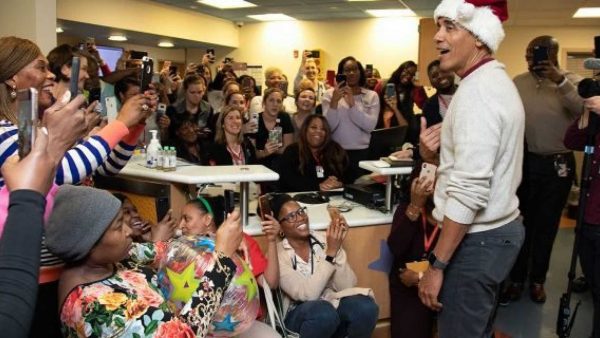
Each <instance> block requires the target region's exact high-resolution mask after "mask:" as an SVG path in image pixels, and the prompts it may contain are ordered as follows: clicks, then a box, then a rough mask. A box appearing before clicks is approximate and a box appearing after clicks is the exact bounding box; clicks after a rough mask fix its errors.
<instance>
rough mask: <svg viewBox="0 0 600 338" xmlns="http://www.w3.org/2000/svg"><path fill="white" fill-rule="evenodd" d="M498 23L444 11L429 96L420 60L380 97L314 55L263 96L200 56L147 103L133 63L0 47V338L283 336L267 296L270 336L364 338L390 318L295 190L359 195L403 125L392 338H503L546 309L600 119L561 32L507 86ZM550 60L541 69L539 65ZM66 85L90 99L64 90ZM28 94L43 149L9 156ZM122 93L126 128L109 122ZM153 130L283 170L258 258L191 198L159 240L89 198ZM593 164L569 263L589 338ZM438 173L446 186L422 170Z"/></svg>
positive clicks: (218, 155) (345, 69)
mask: <svg viewBox="0 0 600 338" xmlns="http://www.w3.org/2000/svg"><path fill="white" fill-rule="evenodd" d="M465 6H467V7H468V6H471V7H472V8H471V10H470V11H466V10H465ZM507 15H508V13H507V8H506V2H505V1H502V0H500V1H498V0H493V1H492V0H489V1H488V0H482V1H472V0H460V1H454V0H443V1H442V2H441V3H440V5H439V6H438V7H437V9H436V11H435V20H436V23H437V25H438V32H437V34H436V35H435V38H434V40H435V44H436V48H437V49H438V50H439V52H440V55H439V59H438V60H433V61H432V62H431V63H430V64H429V65H428V66H427V75H428V77H429V80H430V83H431V85H432V86H433V87H434V88H435V90H436V93H435V95H433V96H431V97H427V95H426V93H425V90H424V89H423V87H422V86H421V85H419V83H418V81H417V80H415V75H416V70H417V65H416V64H415V63H414V62H413V61H406V62H402V63H401V64H400V65H399V67H398V68H397V69H396V70H395V71H394V72H393V73H392V74H390V77H389V79H388V80H381V79H380V78H378V71H377V70H376V69H372V68H371V67H368V68H366V67H364V66H363V63H362V62H361V61H359V60H357V59H356V58H355V57H352V56H348V57H345V58H343V59H341V60H340V61H339V63H338V67H337V74H338V75H342V76H340V77H337V79H338V80H337V81H334V82H332V83H327V82H324V81H321V80H319V78H320V77H319V75H320V72H321V70H320V69H319V66H318V63H317V62H316V60H315V59H313V58H312V56H313V55H312V52H310V51H305V52H304V53H303V54H302V58H301V63H300V67H299V69H298V73H297V74H295V76H294V77H293V94H290V93H288V86H287V77H286V76H285V74H283V72H282V71H281V69H279V68H277V67H268V68H266V70H265V74H264V75H265V83H264V85H265V87H266V88H265V90H264V91H263V92H261V91H260V90H259V88H258V84H257V82H256V80H255V79H254V78H253V77H251V76H249V75H242V76H238V75H237V74H236V72H234V70H233V68H232V64H231V63H228V62H222V63H221V64H219V65H218V66H217V68H216V69H213V68H212V65H213V62H214V60H213V58H212V57H211V55H210V54H206V55H204V57H203V58H202V60H201V62H199V63H191V64H189V65H188V66H187V68H186V69H185V72H183V73H182V74H178V73H177V72H172V71H171V70H170V68H169V66H168V65H167V66H163V67H162V68H161V69H160V71H159V72H158V74H159V77H158V79H159V80H158V81H157V82H154V83H152V84H151V85H150V86H149V88H147V89H144V91H142V85H141V81H140V67H139V66H140V64H141V60H136V59H131V57H130V54H129V53H124V54H123V56H122V58H121V60H120V61H119V62H118V65H117V69H115V70H112V71H111V70H110V69H109V68H108V67H107V65H106V64H105V63H104V61H103V60H102V59H101V57H100V54H99V53H98V51H97V49H96V47H95V46H94V44H88V45H86V46H85V47H84V48H83V49H80V48H76V47H73V46H69V45H60V46H58V47H56V48H54V49H53V50H52V51H50V53H48V55H47V56H45V55H43V54H42V52H41V51H40V49H39V48H38V46H36V45H35V43H33V42H31V41H29V40H26V39H22V38H18V37H2V38H0V80H1V82H0V141H1V142H0V166H1V176H0V188H1V190H0V327H1V328H2V332H3V333H2V334H3V335H4V334H6V335H7V336H9V337H27V336H29V337H109V336H110V337H130V336H139V337H211V336H223V335H226V336H236V337H245V338H253V337H261V338H262V337H280V336H281V334H282V333H283V332H278V331H277V327H276V326H275V325H273V326H271V325H269V324H267V323H265V322H264V321H262V319H263V318H264V317H265V313H264V311H263V310H261V309H260V306H259V305H260V302H261V301H260V297H259V296H258V294H259V292H258V285H263V286H266V287H268V288H273V289H279V290H281V292H282V295H283V298H282V302H281V304H279V306H280V307H281V310H282V311H283V312H282V313H283V314H284V318H283V323H282V325H280V326H279V327H278V329H279V331H281V330H282V329H283V328H282V326H285V330H289V331H291V332H295V333H297V334H298V335H299V336H300V337H351V338H360V337H371V335H372V334H373V332H374V329H375V325H376V323H377V320H378V317H379V308H378V305H377V304H376V302H375V300H374V298H373V294H372V291H371V290H370V289H366V288H360V287H357V278H356V275H355V274H354V272H353V269H352V267H351V266H350V264H349V262H348V258H347V257H348V256H347V254H346V251H347V250H351V249H352V248H344V247H343V243H344V240H345V238H346V235H347V234H348V232H349V227H348V224H347V222H346V219H345V218H344V217H343V216H342V215H341V214H339V213H335V212H332V214H331V215H332V216H331V222H330V224H329V225H328V227H327V230H326V231H325V232H318V231H313V230H311V227H310V222H309V216H308V214H307V211H306V208H305V207H303V206H302V205H301V204H299V203H298V202H297V201H295V200H294V199H293V197H292V196H290V195H289V194H287V193H289V192H301V191H330V190H334V189H339V188H343V186H344V185H345V184H350V183H353V182H355V181H356V180H357V179H359V178H361V176H363V175H365V172H364V171H363V170H362V169H360V168H359V165H358V163H359V161H361V160H366V159H374V158H373V154H371V153H370V150H369V145H370V140H371V133H372V131H373V130H375V129H380V128H392V127H396V126H400V127H406V129H407V134H406V135H407V136H406V140H405V145H404V146H403V147H402V149H398V151H397V152H394V153H393V154H392V155H394V156H396V157H400V158H410V159H413V160H414V170H413V173H412V175H411V177H410V179H409V180H408V182H409V183H408V184H407V185H405V186H402V187H401V189H403V190H404V193H403V194H399V195H400V196H406V198H405V199H402V200H400V201H399V205H398V206H397V208H396V210H395V212H394V216H393V222H392V227H391V231H390V234H389V237H388V246H389V248H390V251H391V253H392V256H393V262H392V268H391V272H390V274H389V290H390V299H389V301H390V305H391V320H390V324H391V334H392V336H393V337H415V338H421V337H422V338H428V337H432V336H434V334H436V332H437V334H438V335H439V337H442V338H445V337H491V336H492V335H493V323H494V315H495V312H496V311H495V309H496V307H497V306H498V305H499V304H500V305H508V304H509V303H510V302H511V301H515V300H517V299H518V298H519V297H520V294H521V292H522V289H523V288H524V283H525V282H526V281H528V282H529V290H530V296H531V298H532V300H533V301H535V302H539V303H543V302H544V301H545V300H546V294H545V290H544V282H545V280H546V274H547V272H548V268H549V259H550V253H551V251H552V245H553V242H554V238H555V237H556V234H557V229H558V223H559V221H560V215H561V212H562V209H563V207H564V205H565V202H566V198H567V195H568V192H569V190H570V187H571V184H572V183H573V179H574V176H575V160H574V157H573V153H572V150H581V149H583V148H584V147H585V146H586V144H585V135H586V130H587V129H588V120H589V118H590V114H598V113H600V96H594V97H591V98H587V99H584V98H581V97H580V96H579V95H578V93H577V90H576V87H577V84H578V82H579V81H581V78H580V77H578V76H576V75H574V74H572V73H569V72H566V71H564V70H562V69H561V68H560V67H559V64H558V58H557V54H558V48H559V47H558V42H557V41H556V39H554V38H552V37H550V36H540V37H538V38H535V39H533V40H532V41H531V42H530V44H529V46H528V47H527V49H526V59H527V62H528V66H529V68H528V71H527V72H525V73H524V74H522V75H519V76H517V77H516V78H515V79H514V80H511V79H510V78H509V77H508V75H507V73H506V71H505V69H504V66H503V65H502V64H501V63H499V62H498V61H496V60H495V59H494V58H493V54H494V53H495V52H496V51H497V50H498V48H499V45H500V43H501V41H502V39H503V37H504V31H503V28H502V22H503V21H504V20H506V18H507ZM539 46H542V47H544V48H547V50H548V59H547V60H543V61H540V62H538V61H535V60H534V58H533V49H534V48H537V47H539ZM74 57H78V58H79V60H80V62H79V69H78V71H76V72H75V71H74V69H72V67H73V63H72V60H73V58H74ZM72 74H79V75H78V76H79V78H77V79H72ZM456 77H458V78H460V84H457V83H455V78H456ZM73 83H76V84H77V87H78V92H79V93H80V94H73V93H71V91H70V87H71V85H72V84H73ZM29 88H34V89H36V90H37V92H38V93H39V94H38V97H37V100H38V102H37V103H38V106H39V112H40V114H39V116H40V123H39V126H37V128H36V130H35V131H34V132H35V135H36V139H35V143H34V144H33V147H32V149H31V152H30V153H29V154H26V156H24V157H22V158H20V159H19V158H17V156H15V155H16V154H17V152H18V151H19V147H20V145H21V144H20V142H19V140H18V133H19V130H18V127H19V126H20V123H19V122H20V121H19V119H20V116H19V106H18V104H19V102H18V100H17V96H18V92H19V91H22V90H27V89H29ZM113 96H114V98H115V99H116V100H115V102H116V106H117V114H116V116H115V117H114V119H111V121H110V122H108V120H107V119H106V118H103V116H106V115H107V111H106V110H107V107H106V104H105V102H107V98H110V97H113ZM159 105H164V106H166V109H164V110H160V109H158V107H159ZM415 109H421V110H422V114H417V113H416V111H415ZM592 116H593V115H592ZM150 130H157V131H158V134H159V138H160V141H161V143H162V144H163V145H168V146H174V147H175V148H176V151H177V157H179V158H181V159H184V160H186V161H188V162H190V163H193V164H199V165H211V166H212V165H246V164H262V165H264V166H266V167H268V168H270V169H272V170H274V171H276V172H278V173H279V176H280V180H279V181H278V182H273V183H270V184H262V185H261V187H260V189H261V194H267V198H268V201H269V204H270V206H271V210H272V211H271V213H267V214H265V215H263V217H262V220H261V225H262V231H263V233H264V235H265V238H266V245H265V250H266V252H263V251H262V249H261V247H260V246H259V245H258V243H257V241H256V240H255V239H254V238H253V237H252V236H249V235H247V234H244V233H243V232H242V228H241V225H240V223H241V220H240V213H239V212H238V211H237V210H235V211H233V212H227V211H225V200H224V198H223V197H222V196H203V195H200V194H198V195H197V196H195V197H194V198H193V199H191V200H190V201H188V202H187V204H186V205H185V206H184V207H183V209H182V210H181V212H180V214H181V218H180V219H179V220H176V219H174V218H173V217H172V215H173V211H172V210H170V211H169V212H168V213H167V214H166V216H165V217H164V218H163V219H162V220H160V221H159V222H156V223H155V224H154V223H151V222H148V221H146V220H144V219H143V218H142V217H141V216H140V214H139V213H138V211H137V208H136V206H135V204H134V203H133V202H132V201H131V200H130V199H129V198H128V197H127V196H126V195H124V194H121V193H113V194H111V193H110V192H108V191H105V190H100V189H97V188H94V187H93V185H94V182H93V177H94V175H105V176H111V175H116V174H118V173H119V171H120V170H121V169H122V168H123V167H124V166H125V165H126V164H127V162H128V161H129V159H130V158H131V157H132V154H133V152H134V150H135V149H136V147H137V148H141V147H144V146H145V145H146V143H147V142H148V141H149V139H150V137H149V134H150ZM598 142H600V137H597V138H596V143H598ZM594 156H595V161H594V162H593V163H594V164H593V165H592V172H593V177H592V180H591V185H590V187H591V189H590V197H589V200H590V202H589V203H588V207H587V208H586V210H585V219H584V221H585V224H584V225H583V228H582V237H583V239H582V245H581V250H580V252H579V254H580V257H581V266H582V269H583V272H584V274H585V280H586V283H587V284H588V285H589V287H590V289H591V290H592V297H593V303H594V328H593V333H592V337H594V338H597V337H600V328H599V327H598V325H599V323H600V318H599V317H598V316H599V315H600V289H599V288H600V276H598V271H600V269H599V268H598V267H599V264H600V263H599V262H600V258H599V257H598V252H600V249H599V247H600V239H599V233H600V232H599V230H598V229H600V219H599V218H598V214H599V213H598V211H599V210H598V205H599V204H598V203H595V202H597V196H598V191H600V189H598V183H597V176H598V175H599V174H598V172H599V171H598V164H597V162H598V158H599V156H600V155H598V152H596V153H595V155H594ZM430 166H434V167H437V172H436V175H435V179H427V177H426V176H424V175H422V174H420V172H421V170H423V171H426V170H429V169H426V168H431V167H430ZM363 179H364V177H363ZM511 270H512V271H511ZM528 271H529V272H528ZM507 277H510V278H509V280H508V281H507V283H505V279H507ZM236 306H237V307H238V308H236ZM242 310H243V311H242ZM436 323H437V325H436Z"/></svg>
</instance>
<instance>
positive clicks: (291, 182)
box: [279, 115, 348, 192]
mask: <svg viewBox="0 0 600 338" xmlns="http://www.w3.org/2000/svg"><path fill="white" fill-rule="evenodd" d="M280 161H281V164H280V167H279V184H280V190H281V191H285V192H292V191H318V190H321V191H327V190H331V189H337V188H341V187H342V185H343V183H344V182H345V181H346V179H345V173H346V169H347V167H348V156H347V155H346V151H345V150H344V149H342V147H340V145H339V144H337V142H335V141H333V140H332V139H331V131H330V130H329V124H327V120H326V119H325V118H324V117H323V116H321V115H311V116H309V117H307V118H306V120H305V121H304V123H303V124H302V128H301V129H300V138H299V140H298V142H296V143H293V144H292V145H290V146H289V147H288V148H287V149H286V150H285V152H284V153H283V155H282V156H281V159H280Z"/></svg>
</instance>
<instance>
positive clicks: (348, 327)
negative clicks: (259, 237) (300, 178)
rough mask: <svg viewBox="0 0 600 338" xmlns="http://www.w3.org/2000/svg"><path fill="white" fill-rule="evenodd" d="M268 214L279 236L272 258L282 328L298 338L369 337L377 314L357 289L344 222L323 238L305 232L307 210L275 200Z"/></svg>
mask: <svg viewBox="0 0 600 338" xmlns="http://www.w3.org/2000/svg"><path fill="white" fill-rule="evenodd" d="M271 208H272V210H273V215H274V216H275V217H276V219H277V220H278V222H279V224H280V227H281V231H282V234H283V240H281V241H280V242H279V243H278V244H277V254H278V255H279V275H280V280H279V287H280V288H281V290H282V291H283V293H284V297H283V304H282V306H283V313H284V314H285V319H284V321H285V325H286V327H287V328H288V329H290V330H292V331H294V332H297V333H299V334H300V337H336V338H337V337H348V338H367V337H371V335H372V333H373V330H374V329H375V323H376V322H377V316H378V313H379V308H378V307H377V304H376V303H375V301H374V300H373V298H372V297H370V296H369V295H372V293H371V292H369V291H370V290H369V289H365V288H356V283H357V281H356V275H355V274H354V271H352V268H351V267H350V264H349V263H348V260H347V255H346V251H345V250H344V248H343V247H342V243H343V242H344V239H345V238H346V235H347V234H348V225H347V223H346V220H345V219H344V217H343V216H341V215H340V216H339V217H336V218H334V219H333V220H332V221H331V223H330V224H329V227H328V228H327V231H326V232H325V233H323V232H315V231H312V230H311V229H310V222H309V219H308V214H307V213H306V207H302V206H300V205H299V204H298V203H297V202H296V201H294V200H293V199H292V198H291V197H290V196H289V195H287V194H277V195H274V196H273V198H272V199H271Z"/></svg>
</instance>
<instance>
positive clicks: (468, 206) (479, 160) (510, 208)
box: [433, 60, 525, 233]
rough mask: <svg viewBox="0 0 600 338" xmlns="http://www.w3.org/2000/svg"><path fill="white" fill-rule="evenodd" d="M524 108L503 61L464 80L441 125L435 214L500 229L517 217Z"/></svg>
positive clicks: (481, 227)
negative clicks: (517, 192)
mask: <svg viewBox="0 0 600 338" xmlns="http://www.w3.org/2000/svg"><path fill="white" fill-rule="evenodd" d="M524 128H525V112H524V109H523V103H522V102H521V98H520V96H519V93H518V91H517V88H516V87H515V85H514V83H513V82H512V80H511V79H510V78H509V77H508V74H507V73H506V71H505V69H504V65H502V64H500V63H499V62H497V61H495V60H493V61H490V62H487V63H485V64H483V65H482V66H480V67H479V68H478V69H476V70H475V71H473V72H472V73H471V74H469V75H468V76H466V77H465V78H463V79H462V81H461V83H460V86H459V87H458V90H457V91H456V94H455V95H454V97H453V98H452V102H451V103H450V106H449V107H448V112H447V114H446V117H445V118H444V122H443V125H442V136H441V150H440V167H439V169H438V174H437V183H436V187H435V194H434V201H435V210H434V212H433V214H434V217H435V218H436V219H437V220H438V221H440V222H441V221H442V220H443V218H444V216H446V217H448V218H449V219H451V220H453V221H455V222H458V223H462V224H467V225H470V227H469V232H470V233H473V232H480V231H487V230H492V229H494V228H498V227H501V226H503V225H505V224H507V223H509V222H510V221H512V220H514V219H515V218H517V217H518V216H519V209H518V206H519V201H518V199H517V195H516V191H517V187H518V186H519V184H520V182H521V171H522V162H523V140H524Z"/></svg>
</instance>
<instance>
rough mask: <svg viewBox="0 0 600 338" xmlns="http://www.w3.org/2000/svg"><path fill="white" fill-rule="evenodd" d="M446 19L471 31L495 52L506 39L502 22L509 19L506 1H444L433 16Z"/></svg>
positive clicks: (436, 18)
mask: <svg viewBox="0 0 600 338" xmlns="http://www.w3.org/2000/svg"><path fill="white" fill-rule="evenodd" d="M433 16H434V18H435V20H436V21H437V20H438V18H440V17H446V18H448V19H451V20H452V21H455V22H457V23H459V24H460V25H461V26H463V27H464V28H466V29H467V30H469V31H470V32H471V33H473V35H475V36H476V37H477V38H479V40H481V42H483V43H485V45H486V46H488V47H489V48H490V49H491V50H492V51H493V52H496V51H497V50H498V46H500V42H502V40H503V39H504V29H503V28H502V22H503V21H505V20H506V19H507V18H508V8H507V5H506V0H442V2H441V3H440V4H439V5H438V6H437V8H436V9H435V12H434V14H433Z"/></svg>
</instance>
